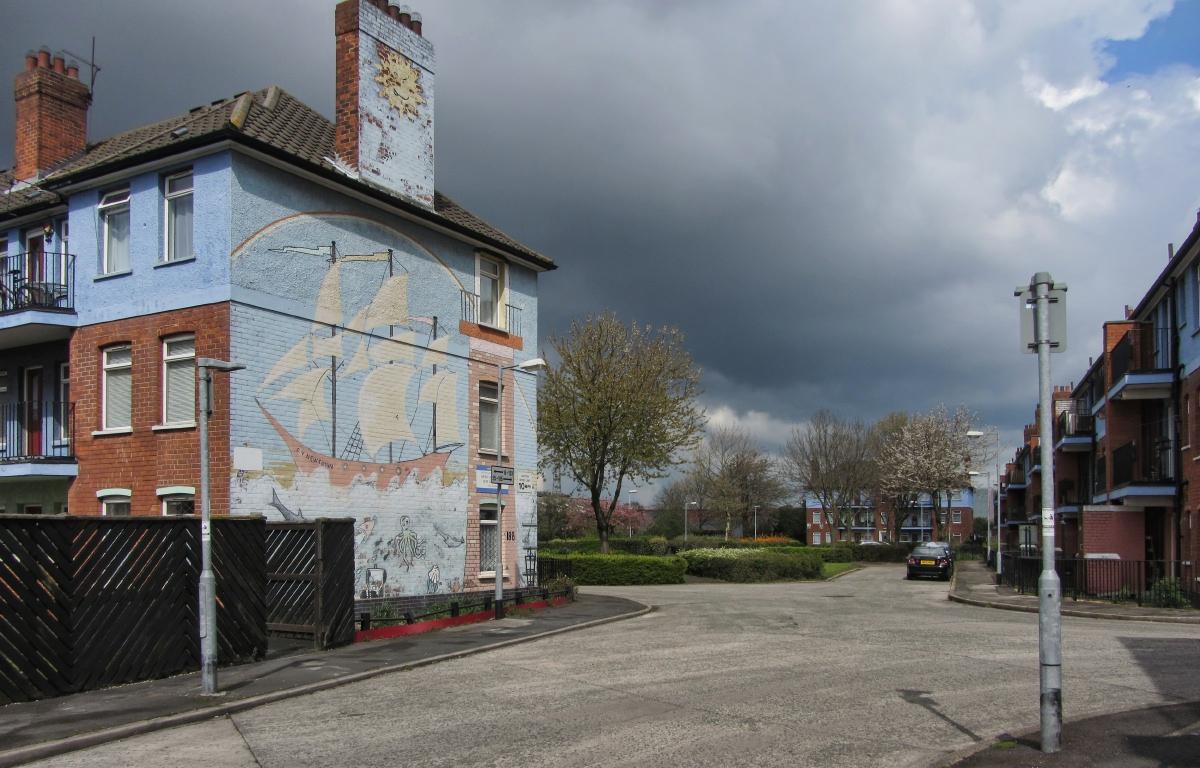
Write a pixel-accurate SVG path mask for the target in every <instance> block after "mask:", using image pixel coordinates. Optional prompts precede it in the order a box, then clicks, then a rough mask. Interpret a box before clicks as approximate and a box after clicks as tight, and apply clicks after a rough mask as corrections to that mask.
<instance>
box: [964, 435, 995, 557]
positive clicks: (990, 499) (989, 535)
mask: <svg viewBox="0 0 1200 768" xmlns="http://www.w3.org/2000/svg"><path fill="white" fill-rule="evenodd" d="M986 435H990V436H991V438H992V439H991V440H990V441H989V442H991V444H992V446H993V449H994V450H995V451H996V454H995V456H994V457H993V459H994V461H995V465H996V502H995V509H996V575H997V576H999V575H1000V569H1001V565H1000V433H999V432H997V431H996V430H995V428H992V429H991V430H989V431H988V432H980V431H979V430H977V429H972V430H969V431H968V432H967V437H969V438H971V439H973V440H977V439H979V438H981V437H984V436H986ZM970 474H975V475H979V474H983V473H982V472H972V473H970ZM992 506H993V505H992V475H991V472H990V471H989V472H988V518H987V519H988V539H987V556H988V559H989V560H990V559H991V558H992Z"/></svg>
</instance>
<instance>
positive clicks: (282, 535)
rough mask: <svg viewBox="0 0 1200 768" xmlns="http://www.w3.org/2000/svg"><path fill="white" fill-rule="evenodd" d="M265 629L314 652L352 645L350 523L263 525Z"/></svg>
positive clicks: (351, 548) (350, 520)
mask: <svg viewBox="0 0 1200 768" xmlns="http://www.w3.org/2000/svg"><path fill="white" fill-rule="evenodd" d="M267 603H268V606H269V608H268V616H267V629H268V630H269V631H271V632H279V633H284V634H287V635H293V636H294V635H302V636H305V637H311V638H312V640H313V646H314V647H315V648H318V649H322V648H332V647H334V646H338V645H344V644H346V643H349V642H352V641H353V640H354V521H353V520H352V519H349V518H346V519H323V518H322V519H316V520H312V521H310V522H300V523H283V522H279V523H277V522H271V523H267Z"/></svg>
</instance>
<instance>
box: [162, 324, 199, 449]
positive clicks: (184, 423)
mask: <svg viewBox="0 0 1200 768" xmlns="http://www.w3.org/2000/svg"><path fill="white" fill-rule="evenodd" d="M188 339H191V342H192V351H191V352H188V353H186V354H174V355H172V354H170V353H169V352H168V350H169V348H170V345H171V344H172V343H175V342H179V341H186V340H188ZM183 360H191V361H192V397H191V402H192V404H193V405H192V414H191V418H190V419H186V420H180V421H170V420H168V418H167V402H168V401H169V397H170V393H169V392H168V390H167V382H168V380H169V379H168V376H167V371H168V370H169V368H170V366H171V364H172V363H179V362H180V361H183ZM195 371H196V334H194V333H179V334H176V335H174V336H167V337H166V338H164V339H163V340H162V370H161V372H160V374H161V378H162V409H161V412H160V415H161V418H162V421H161V422H160V424H159V426H163V427H168V426H169V427H194V426H196V409H195V402H196V373H195Z"/></svg>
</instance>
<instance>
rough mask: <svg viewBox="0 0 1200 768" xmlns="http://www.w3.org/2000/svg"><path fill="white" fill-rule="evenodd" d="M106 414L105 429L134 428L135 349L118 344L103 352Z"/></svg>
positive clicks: (104, 419) (103, 425)
mask: <svg viewBox="0 0 1200 768" xmlns="http://www.w3.org/2000/svg"><path fill="white" fill-rule="evenodd" d="M103 357H104V363H103V364H104V382H103V384H104V400H103V404H104V413H103V415H102V417H101V418H102V422H101V424H102V427H103V429H129V428H130V427H132V426H133V347H131V346H130V345H129V344H118V345H117V346H114V347H109V348H107V349H105V350H104V352H103Z"/></svg>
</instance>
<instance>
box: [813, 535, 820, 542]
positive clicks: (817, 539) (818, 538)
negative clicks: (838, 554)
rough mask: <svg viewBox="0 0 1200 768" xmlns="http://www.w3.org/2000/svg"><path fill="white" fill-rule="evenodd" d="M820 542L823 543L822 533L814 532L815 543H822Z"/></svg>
mask: <svg viewBox="0 0 1200 768" xmlns="http://www.w3.org/2000/svg"><path fill="white" fill-rule="evenodd" d="M820 543H821V534H819V533H814V534H813V544H820Z"/></svg>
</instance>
